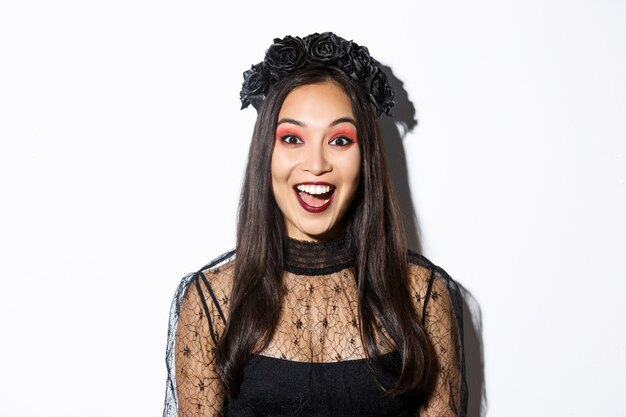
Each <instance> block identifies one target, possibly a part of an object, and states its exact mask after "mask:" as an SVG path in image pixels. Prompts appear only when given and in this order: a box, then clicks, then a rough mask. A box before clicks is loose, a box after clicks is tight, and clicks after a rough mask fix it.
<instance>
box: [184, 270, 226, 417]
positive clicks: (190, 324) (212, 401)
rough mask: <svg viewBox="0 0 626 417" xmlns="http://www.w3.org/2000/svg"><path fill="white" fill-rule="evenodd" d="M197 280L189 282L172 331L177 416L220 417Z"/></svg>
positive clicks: (219, 396)
mask: <svg viewBox="0 0 626 417" xmlns="http://www.w3.org/2000/svg"><path fill="white" fill-rule="evenodd" d="M200 281H201V280H200V279H199V278H196V279H194V280H192V282H191V285H190V287H189V288H188V290H187V294H186V295H185V297H184V299H183V302H182V304H181V307H180V315H179V322H178V328H177V330H176V348H175V363H176V366H175V369H176V391H177V398H178V417H191V416H202V417H208V416H220V415H222V408H223V404H224V395H223V393H222V389H221V382H220V380H219V377H218V375H217V372H216V370H215V340H214V334H213V329H212V328H210V327H212V326H211V317H210V316H211V312H210V310H209V309H210V307H209V306H208V303H207V299H206V298H205V296H204V292H203V290H202V287H201V283H200ZM210 302H211V299H210V298H209V303H210ZM207 318H208V320H207Z"/></svg>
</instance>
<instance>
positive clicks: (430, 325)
mask: <svg viewBox="0 0 626 417" xmlns="http://www.w3.org/2000/svg"><path fill="white" fill-rule="evenodd" d="M285 243H286V245H285V247H286V253H285V263H286V264H285V271H286V272H285V276H284V278H283V280H284V294H283V295H282V296H283V297H284V298H283V308H282V311H281V315H280V320H279V322H278V323H277V329H276V332H275V335H274V337H273V338H272V340H271V341H270V343H269V344H268V346H267V347H265V348H264V350H263V351H262V352H259V354H255V355H252V357H251V359H250V360H249V361H248V363H247V364H246V366H245V369H244V378H243V382H242V385H241V389H240V393H239V395H238V396H237V397H236V398H227V397H226V396H225V395H224V394H223V392H222V390H221V384H220V381H219V378H218V377H217V372H216V369H215V367H214V354H215V346H216V343H217V341H218V340H219V337H220V334H221V333H222V332H223V329H224V326H225V324H226V321H227V320H228V310H229V309H228V307H229V305H228V303H229V298H230V288H231V287H232V278H233V270H234V263H235V262H236V259H235V258H234V254H233V253H232V252H231V253H229V254H227V255H225V256H222V257H220V258H218V259H216V260H215V261H214V262H212V263H210V264H208V265H206V266H205V267H203V268H202V269H201V270H200V271H198V272H196V273H195V274H190V275H188V276H186V277H185V278H184V279H183V281H182V282H181V284H180V285H179V288H178V290H177V292H176V296H175V298H174V302H173V303H172V309H171V313H170V329H169V334H168V350H167V365H168V385H167V387H168V388H167V393H166V402H165V410H164V416H165V417H173V416H320V417H321V416H417V415H420V416H432V417H434V416H457V417H458V416H465V415H466V414H465V413H466V412H465V410H466V408H467V389H466V385H465V377H464V357H463V345H462V342H463V341H462V332H461V329H462V317H461V311H462V310H461V307H462V304H461V298H460V292H459V290H458V287H457V285H456V283H455V282H454V281H453V280H452V279H451V278H450V277H449V276H448V274H446V273H445V271H444V270H443V269H441V268H439V267H437V266H435V265H433V264H432V263H431V262H430V261H429V260H428V259H426V258H424V257H423V256H420V255H417V254H410V256H409V260H410V265H409V280H410V291H411V293H410V294H408V296H409V297H411V299H412V300H414V305H415V309H416V311H417V312H418V313H419V315H420V318H421V321H422V324H423V326H424V329H425V330H426V332H427V334H428V335H429V338H430V341H431V344H432V346H433V349H434V351H435V353H436V355H437V361H438V370H439V372H438V378H437V381H436V383H435V385H434V387H435V388H434V390H433V393H432V394H430V395H429V396H428V397H427V398H425V399H422V400H420V401H418V400H417V399H408V398H391V397H389V396H388V395H386V393H385V389H386V388H388V387H390V386H391V385H392V384H393V382H394V381H395V375H396V373H395V372H394V370H395V371H397V370H398V369H399V367H400V366H401V364H400V355H399V353H397V351H395V348H394V347H393V346H391V345H389V344H385V343H384V342H382V340H383V339H384V338H381V343H380V346H379V348H380V349H381V351H382V352H387V353H385V354H384V355H383V358H385V359H386V362H387V364H388V365H389V368H388V369H380V368H378V367H376V366H375V365H372V364H371V363H370V361H368V360H367V359H366V356H365V352H364V349H363V345H362V342H361V340H360V331H359V325H358V314H357V311H358V309H357V292H356V285H355V279H354V275H353V272H352V266H353V265H354V260H353V259H354V257H353V254H352V253H350V251H349V249H348V248H349V247H350V245H349V244H348V242H347V240H346V237H340V238H339V239H337V240H334V241H330V242H323V243H310V242H302V241H296V240H293V239H287V241H286V242H285ZM381 331H383V332H384V329H381Z"/></svg>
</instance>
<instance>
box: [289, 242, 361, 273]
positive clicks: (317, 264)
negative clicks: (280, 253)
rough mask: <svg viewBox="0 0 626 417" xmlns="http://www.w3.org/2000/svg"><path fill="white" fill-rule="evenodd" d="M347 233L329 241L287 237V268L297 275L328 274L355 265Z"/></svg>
mask: <svg viewBox="0 0 626 417" xmlns="http://www.w3.org/2000/svg"><path fill="white" fill-rule="evenodd" d="M350 246H351V245H350V244H349V241H348V237H347V236H346V234H343V235H341V236H340V237H338V238H336V239H332V240H327V241H317V242H311V241H304V240H297V239H293V238H290V237H286V238H285V270H286V271H288V272H291V273H293V274H297V275H327V274H332V273H334V272H338V271H341V270H342V269H345V268H349V267H351V266H354V255H353V253H352V251H351V250H350Z"/></svg>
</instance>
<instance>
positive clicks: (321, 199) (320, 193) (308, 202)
mask: <svg viewBox="0 0 626 417" xmlns="http://www.w3.org/2000/svg"><path fill="white" fill-rule="evenodd" d="M293 189H294V191H295V192H296V196H297V198H298V202H299V203H300V205H301V206H302V208H304V209H305V210H306V211H309V212H312V213H319V212H321V211H324V210H326V209H327V208H328V206H330V203H332V201H333V198H334V197H335V186H334V185H331V184H298V185H296V186H295V187H293Z"/></svg>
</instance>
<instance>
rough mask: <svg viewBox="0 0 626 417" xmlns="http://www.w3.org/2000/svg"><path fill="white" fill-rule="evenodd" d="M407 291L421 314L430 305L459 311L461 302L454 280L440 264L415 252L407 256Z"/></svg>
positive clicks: (430, 306) (429, 307)
mask: <svg viewBox="0 0 626 417" xmlns="http://www.w3.org/2000/svg"><path fill="white" fill-rule="evenodd" d="M408 260H409V266H408V278H409V291H411V297H412V298H413V300H414V302H415V304H416V307H418V311H419V312H420V313H422V314H425V313H426V310H427V309H431V308H432V307H438V308H444V309H446V310H451V311H455V312H456V311H459V309H460V307H461V303H462V299H461V294H460V289H459V286H458V284H457V283H456V281H454V279H452V277H450V275H449V274H448V273H447V272H446V271H445V270H444V269H443V268H441V267H440V266H438V265H436V264H434V263H433V262H431V261H430V260H429V259H428V258H426V257H425V256H423V255H420V254H418V253H415V252H409V256H408Z"/></svg>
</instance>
